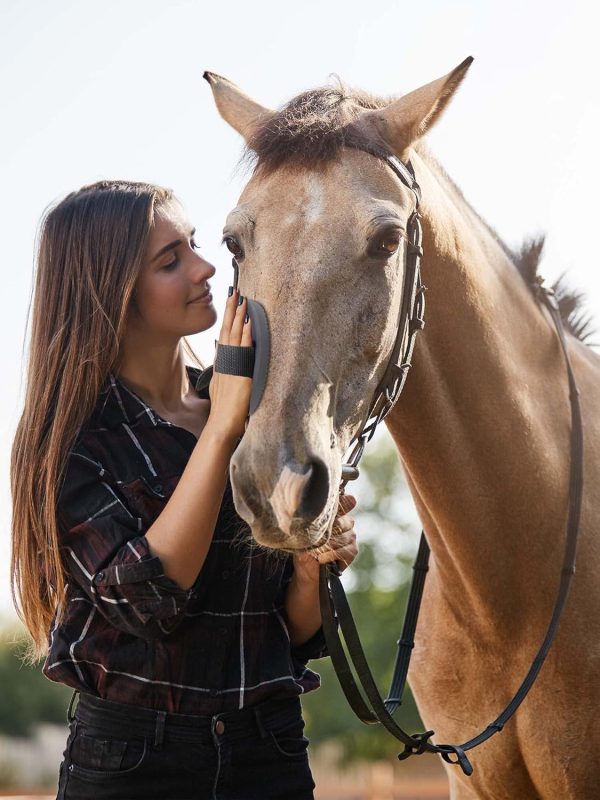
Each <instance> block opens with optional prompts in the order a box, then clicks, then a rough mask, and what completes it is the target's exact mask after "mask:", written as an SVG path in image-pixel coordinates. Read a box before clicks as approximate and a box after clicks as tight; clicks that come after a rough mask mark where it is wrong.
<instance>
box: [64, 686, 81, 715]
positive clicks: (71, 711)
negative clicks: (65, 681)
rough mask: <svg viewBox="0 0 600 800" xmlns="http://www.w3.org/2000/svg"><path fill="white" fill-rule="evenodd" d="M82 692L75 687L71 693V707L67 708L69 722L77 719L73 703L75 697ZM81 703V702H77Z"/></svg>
mask: <svg viewBox="0 0 600 800" xmlns="http://www.w3.org/2000/svg"><path fill="white" fill-rule="evenodd" d="M79 694H80V692H79V689H75V691H74V692H73V694H72V695H71V700H70V701H69V707H68V708H67V722H73V720H74V719H75V713H74V711H73V703H74V702H75V697H78V696H79ZM77 705H79V703H77Z"/></svg>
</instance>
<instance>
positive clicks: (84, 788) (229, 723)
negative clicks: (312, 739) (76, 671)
mask: <svg viewBox="0 0 600 800" xmlns="http://www.w3.org/2000/svg"><path fill="white" fill-rule="evenodd" d="M74 696H75V695H74ZM69 720H70V722H69V728H70V733H69V736H68V739H67V745H66V748H65V751H64V753H63V761H62V763H61V765H60V773H59V781H58V795H57V800H137V798H140V800H142V798H143V800H153V798H156V800H192V798H193V800H278V799H279V798H281V800H284V798H285V800H312V799H313V789H314V786H315V784H314V781H313V779H312V775H311V771H310V766H309V763H308V753H307V746H308V739H307V738H306V737H305V736H304V734H303V729H304V720H303V719H302V713H301V708H300V701H299V699H298V698H297V697H293V698H291V699H286V700H268V701H266V702H264V703H259V704H258V705H255V706H250V707H248V708H244V709H241V710H240V711H230V712H225V713H222V714H216V715H215V716H213V717H202V716H196V715H188V714H167V713H166V712H164V711H155V710H153V709H149V708H139V707H136V706H129V705H125V704H123V703H114V702H112V701H108V700H102V699H100V698H97V697H93V696H91V695H87V694H81V695H80V700H79V704H78V706H77V709H76V711H75V713H74V714H71V713H69Z"/></svg>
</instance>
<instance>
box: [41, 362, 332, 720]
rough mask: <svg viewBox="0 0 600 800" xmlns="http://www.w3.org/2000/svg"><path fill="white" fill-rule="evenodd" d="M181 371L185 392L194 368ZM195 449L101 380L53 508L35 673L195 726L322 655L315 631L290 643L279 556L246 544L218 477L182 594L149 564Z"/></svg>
mask: <svg viewBox="0 0 600 800" xmlns="http://www.w3.org/2000/svg"><path fill="white" fill-rule="evenodd" d="M187 371H188V375H189V376H190V379H191V380H192V382H193V384H194V385H195V384H196V382H197V379H198V377H199V376H200V373H201V370H199V369H197V368H195V367H191V366H187ZM200 396H203V397H206V398H208V396H209V395H208V389H205V390H202V391H201V392H200ZM196 442H197V439H196V437H195V436H194V434H193V433H192V432H191V431H188V430H186V429H185V428H181V427H180V426H178V425H175V424H174V423H172V422H169V421H168V420H165V419H163V418H161V417H160V416H159V415H158V414H157V413H156V412H155V411H154V410H153V409H151V408H150V407H149V406H147V405H146V404H145V403H144V402H143V401H142V399H141V398H140V397H139V396H138V395H137V394H135V393H134V392H132V391H130V390H129V389H128V388H127V387H126V386H125V385H124V384H123V383H122V382H121V381H120V380H119V379H118V378H117V376H116V375H114V374H112V373H111V374H110V375H109V377H108V379H107V381H106V384H105V385H104V387H103V388H102V391H101V393H100V396H99V398H98V402H97V404H96V407H95V409H94V411H93V413H92V415H91V416H90V418H89V420H87V422H86V423H85V425H84V426H82V428H81V430H80V431H79V435H78V437H77V440H76V442H75V445H74V447H73V449H72V450H71V452H70V454H69V460H68V464H67V470H66V473H65V479H64V483H63V485H62V487H61V491H60V495H59V500H58V509H57V513H58V521H59V530H60V536H61V553H62V558H63V562H64V565H65V569H66V571H67V575H68V584H67V593H66V597H65V603H64V604H63V606H62V607H61V608H60V609H59V610H58V612H57V614H56V616H55V620H54V623H53V626H52V630H51V632H50V638H49V652H48V655H47V657H46V660H45V662H44V665H43V672H44V674H45V675H46V676H47V677H48V678H50V679H51V680H53V681H59V682H61V683H65V684H67V685H69V686H72V687H73V688H76V689H79V690H81V691H83V692H87V693H91V694H93V695H97V696H100V697H103V698H106V699H108V700H115V701H117V702H121V703H131V704H134V705H140V706H146V707H150V708H156V709H161V710H164V711H168V712H176V713H182V714H205V715H213V714H217V713H220V712H222V711H229V710H233V709H236V708H242V707H243V706H246V705H251V704H253V703H257V702H260V701H262V700H265V699H266V698H275V697H289V696H292V695H298V694H301V693H303V692H307V691H310V690H312V689H316V688H317V687H318V686H319V685H320V678H319V675H318V674H317V673H315V672H313V671H312V670H310V669H308V668H307V667H306V663H307V661H308V659H310V658H319V657H321V656H324V655H326V648H325V644H324V639H323V634H322V631H321V630H320V631H318V632H317V633H316V634H315V635H314V636H313V637H312V638H311V639H310V640H309V641H308V642H306V643H305V644H303V645H301V646H299V647H292V646H291V645H290V640H289V634H288V629H287V626H286V622H285V617H284V610H283V606H284V599H285V589H286V586H287V583H288V582H289V580H290V578H291V575H292V571H293V562H292V557H291V556H289V555H283V554H281V553H273V552H268V551H265V550H262V549H259V548H257V547H256V546H253V545H252V540H251V537H250V529H249V528H248V526H247V525H246V523H245V522H244V521H243V520H242V519H241V518H240V517H239V516H238V515H237V513H236V511H235V508H234V505H233V499H232V493H231V485H230V483H229V480H228V481H227V485H226V488H225V493H224V496H223V502H222V505H221V509H220V512H219V517H218V520H217V524H216V527H215V532H214V536H213V540H212V543H211V545H210V549H209V551H208V555H207V557H206V561H205V562H204V565H203V566H202V569H201V570H200V573H199V575H198V577H197V579H196V581H195V583H194V585H193V586H192V587H190V588H189V589H187V590H184V589H182V588H181V587H180V586H179V585H178V584H177V583H175V581H173V580H172V579H170V578H168V577H167V576H166V575H165V574H164V571H163V567H162V564H161V561H160V559H159V558H158V557H157V556H153V555H152V554H151V552H150V549H149V545H148V541H147V539H146V537H145V532H146V531H147V530H148V528H149V527H150V525H152V523H153V522H154V520H155V519H156V517H157V516H158V515H159V514H160V512H161V510H162V509H163V508H164V506H165V504H166V502H167V500H168V499H169V497H170V496H171V494H172V493H173V490H174V489H175V486H176V485H177V482H178V480H179V478H180V476H181V473H182V472H183V470H184V468H185V465H186V463H187V461H188V459H189V457H190V455H191V453H192V451H193V449H194V446H195V444H196Z"/></svg>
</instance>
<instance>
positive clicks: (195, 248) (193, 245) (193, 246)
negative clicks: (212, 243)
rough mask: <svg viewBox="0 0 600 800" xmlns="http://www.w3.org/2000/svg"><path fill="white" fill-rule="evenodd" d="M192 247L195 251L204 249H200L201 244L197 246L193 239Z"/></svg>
mask: <svg viewBox="0 0 600 800" xmlns="http://www.w3.org/2000/svg"><path fill="white" fill-rule="evenodd" d="M190 247H191V248H192V249H193V250H201V249H202V248H201V247H200V245H199V244H196V242H195V241H194V240H193V239H192V241H191V242H190Z"/></svg>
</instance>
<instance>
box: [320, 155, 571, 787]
mask: <svg viewBox="0 0 600 800" xmlns="http://www.w3.org/2000/svg"><path fill="white" fill-rule="evenodd" d="M359 149H366V148H362V147H361V148H359ZM366 152H369V153H371V154H372V155H374V156H376V157H377V158H380V159H382V160H383V161H385V163H386V164H388V166H390V167H391V169H392V170H393V171H394V172H395V173H396V175H397V176H398V177H399V178H400V180H401V181H402V182H403V183H404V184H405V185H406V186H407V187H408V188H409V189H411V191H412V192H413V193H414V196H415V211H414V212H413V214H412V216H411V218H410V219H409V225H408V231H407V235H408V247H407V250H406V258H405V275H404V293H405V294H404V297H403V302H402V309H401V314H400V324H399V328H398V333H397V337H396V342H395V345H394V349H393V351H392V355H391V358H390V361H389V363H388V367H387V369H386V372H385V374H384V377H383V379H382V381H381V383H380V385H379V386H378V388H377V390H376V392H375V395H374V399H373V401H372V403H371V406H370V408H369V411H368V413H367V416H366V419H365V421H364V423H363V424H362V426H361V428H360V431H359V433H358V434H357V435H356V436H355V439H354V440H353V441H355V444H354V447H353V450H352V452H351V455H350V457H349V459H348V463H347V464H344V466H343V469H342V482H341V485H340V493H341V494H343V492H344V488H345V485H346V483H347V481H348V480H353V479H355V478H357V477H358V462H359V461H360V458H361V456H362V454H363V451H364V449H365V445H366V443H367V442H368V441H369V440H370V439H371V438H372V437H373V434H374V433H375V430H376V428H377V426H378V425H379V423H380V422H381V420H382V419H383V418H384V417H385V416H386V415H387V414H388V413H389V412H390V411H391V409H392V408H393V407H394V405H395V403H396V401H397V400H398V397H399V395H400V392H401V391H402V388H403V386H404V382H405V380H406V375H407V372H408V369H409V368H410V363H411V357H412V353H413V348H414V341H415V336H416V334H417V332H418V331H419V330H421V329H422V328H423V325H424V317H423V313H424V309H425V302H424V290H425V288H426V287H425V286H424V285H423V283H422V281H421V277H420V269H419V261H420V257H421V256H422V254H423V251H422V247H421V242H422V231H421V225H420V214H419V210H418V209H419V202H420V199H421V193H420V190H419V186H418V185H417V182H416V179H415V174H414V171H413V169H412V166H411V164H410V162H407V163H406V164H404V163H403V162H402V161H400V160H399V159H398V158H396V157H395V156H390V155H388V154H385V153H382V152H380V151H377V150H374V149H366ZM532 288H533V289H534V291H535V293H536V296H537V299H538V301H539V302H540V303H543V304H544V305H545V306H546V308H547V309H548V311H549V312H550V315H551V318H552V321H553V322H554V325H555V327H556V331H557V334H558V339H559V342H560V346H561V349H562V352H563V355H564V358H565V363H566V368H567V376H568V381H569V399H570V406H571V443H570V445H571V446H570V449H571V466H570V481H569V516H568V522H567V536H566V542H565V551H564V557H563V564H562V570H561V580H560V585H559V589H558V593H557V597H556V601H555V604H554V609H553V612H552V616H551V618H550V623H549V625H548V628H547V631H546V635H545V636H544V639H543V642H542V644H541V646H540V648H539V650H538V652H537V654H536V656H535V658H534V660H533V662H532V664H531V666H530V668H529V670H528V671H527V674H526V675H525V677H524V679H523V681H522V683H521V685H520V687H519V689H518V690H517V692H516V693H515V695H514V696H513V698H512V699H511V700H510V702H509V703H508V705H507V706H506V707H505V708H504V710H503V711H502V712H501V713H500V714H499V715H498V716H497V717H496V719H495V720H494V721H493V722H491V723H490V724H489V725H488V726H487V727H486V728H484V729H483V730H482V731H481V732H480V733H479V734H477V735H476V736H474V737H472V738H471V739H469V740H467V741H465V742H463V743H462V744H434V743H433V742H432V741H431V737H432V736H434V735H435V734H434V731H433V730H429V731H424V732H422V733H415V734H412V735H411V734H408V733H406V731H404V730H403V729H402V728H401V727H400V725H398V723H397V722H396V721H395V720H394V718H393V717H392V714H393V713H394V712H395V711H396V710H397V709H398V707H399V706H400V705H401V703H402V696H403V693H404V688H405V685H406V677H407V674H408V668H409V665H410V658H411V654H412V650H413V648H414V636H415V630H416V625H417V618H418V615H419V609H420V605H421V598H422V595H423V588H424V585H425V578H426V575H427V571H428V569H429V566H428V564H429V554H430V550H429V545H428V543H427V539H426V537H425V532H424V531H423V532H422V533H421V539H420V542H419V549H418V552H417V557H416V560H415V563H414V566H413V579H412V582H411V587H410V592H409V598H408V604H407V608H406V612H405V616H404V622H403V626H402V633H401V635H400V638H399V640H398V642H397V645H398V652H397V656H396V663H395V665H394V672H393V676H392V681H391V684H390V690H389V693H388V697H387V698H386V699H385V700H383V699H382V697H381V695H380V693H379V690H378V688H377V685H376V683H375V680H374V678H373V675H372V673H371V670H370V669H369V666H368V663H367V659H366V656H365V653H364V650H363V647H362V645H361V642H360V639H359V636H358V631H357V629H356V625H355V623H354V620H353V618H352V613H351V611H350V606H349V604H348V600H347V598H346V594H345V592H344V588H343V586H342V583H341V581H340V577H339V575H340V570H339V567H338V566H337V565H336V564H323V565H321V567H320V575H319V594H320V604H321V618H322V623H323V632H324V634H325V640H326V642H327V647H328V651H329V655H330V657H331V661H332V663H333V666H334V669H335V671H336V674H337V676H338V680H339V682H340V685H341V687H342V690H343V692H344V694H345V696H346V699H347V700H348V703H349V704H350V706H351V707H352V709H353V711H354V713H355V714H356V715H357V716H358V718H359V719H360V720H361V721H362V722H364V723H366V724H374V723H381V724H382V725H383V726H384V727H385V728H386V729H387V730H388V731H389V732H390V733H391V734H392V735H393V736H394V737H395V738H396V739H398V740H399V741H401V742H402V743H403V744H404V750H403V752H401V753H400V754H399V755H398V758H399V759H400V760H403V759H406V758H408V757H409V756H412V755H420V754H422V753H438V754H439V755H441V756H442V758H443V759H444V761H446V762H447V763H448V764H458V765H459V766H460V767H461V769H462V771H463V772H464V774H465V775H471V774H472V773H473V766H472V764H471V762H470V761H469V759H468V757H467V755H466V753H467V751H468V750H472V749H473V748H474V747H477V746H479V745H480V744H483V742H485V741H487V740H488V739H489V738H491V737H492V736H493V735H494V734H496V733H499V732H500V731H501V730H502V729H503V727H504V725H505V724H506V722H507V721H508V720H509V719H510V718H511V717H512V715H513V714H514V713H515V711H516V710H517V708H518V707H519V706H520V705H521V703H522V702H523V700H524V699H525V696H526V695H527V693H528V692H529V690H530V689H531V687H532V685H533V683H534V681H535V679H536V677H537V675H538V673H539V671H540V669H541V667H542V664H543V663H544V660H545V658H546V656H547V654H548V651H549V650H550V646H551V645H552V642H553V641H554V638H555V636H556V632H557V629H558V623H559V620H560V617H561V614H562V611H563V608H564V605H565V602H566V599H567V595H568V592H569V587H570V584H571V579H572V576H573V574H574V572H575V554H576V546H577V536H578V532H579V519H580V514H581V500H582V493H583V429H582V419H581V408H580V404H579V390H578V389H577V384H576V381H575V376H574V373H573V369H572V366H571V361H570V358H569V353H568V349H567V343H566V340H565V335H564V330H563V326H562V320H561V316H560V311H559V307H558V302H557V300H556V297H555V296H554V291H553V290H552V289H551V288H549V287H546V286H544V285H543V283H542V281H541V280H540V279H538V280H537V281H536V283H535V285H534V286H533V287H532ZM351 445H352V443H351ZM336 612H337V617H336ZM338 624H339V628H340V629H341V631H342V634H343V637H344V640H345V642H346V646H347V650H348V656H347V655H346V652H345V650H344V648H343V646H342V643H341V640H340V636H339V631H338ZM350 662H351V663H352V665H353V666H354V670H355V672H356V677H357V680H358V683H359V684H360V686H361V687H362V689H363V691H364V694H365V696H366V701H365V699H364V698H363V696H362V694H361V692H360V690H359V688H358V685H357V681H356V680H355V678H354V675H353V673H352V669H351V667H350ZM367 701H368V702H367ZM369 704H370V705H369Z"/></svg>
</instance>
